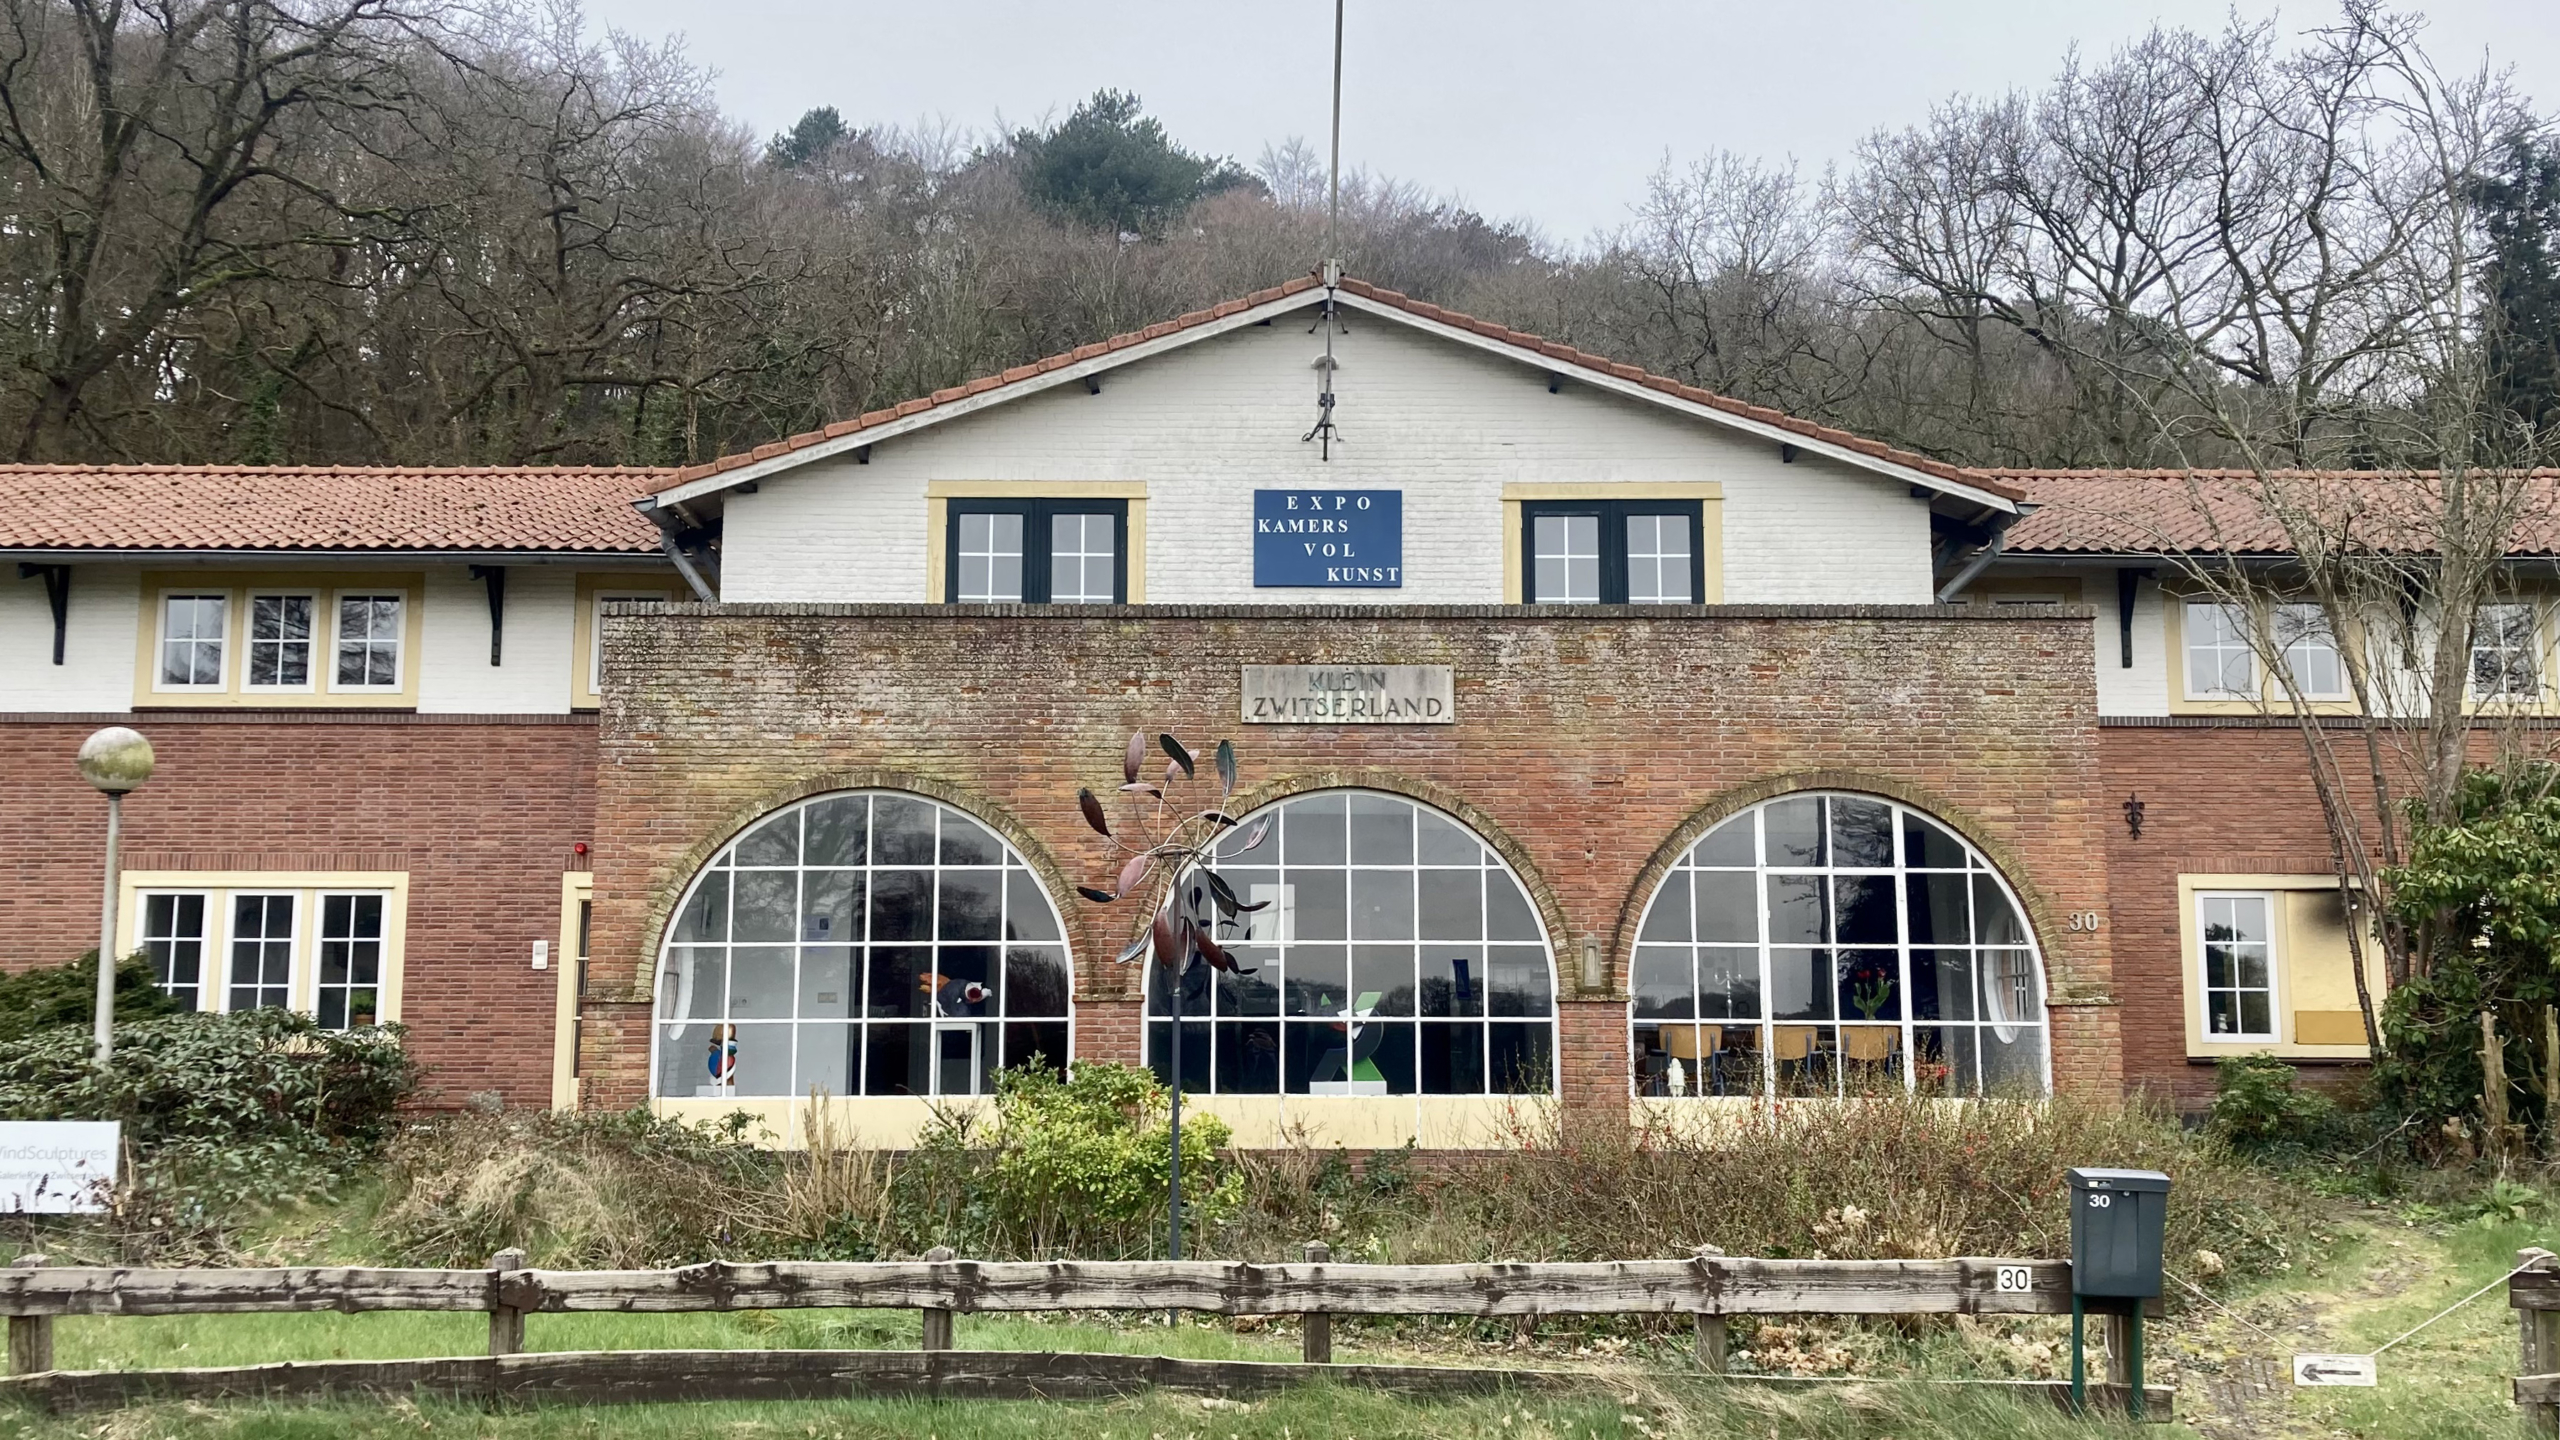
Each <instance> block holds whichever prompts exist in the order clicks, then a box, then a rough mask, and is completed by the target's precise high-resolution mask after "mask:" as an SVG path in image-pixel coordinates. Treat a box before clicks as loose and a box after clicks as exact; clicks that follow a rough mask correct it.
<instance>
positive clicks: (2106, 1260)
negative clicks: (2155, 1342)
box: [2070, 1168, 2169, 1420]
mask: <svg viewBox="0 0 2560 1440" xmlns="http://www.w3.org/2000/svg"><path fill="white" fill-rule="evenodd" d="M2070 1179H2071V1408H2072V1409H2073V1410H2075V1411H2076V1410H2083V1409H2086V1408H2087V1406H2088V1403H2089V1362H2088V1348H2087V1330H2086V1323H2087V1322H2086V1319H2085V1317H2086V1314H2087V1312H2088V1309H2089V1308H2090V1307H2089V1306H2088V1304H2087V1302H2088V1301H2090V1300H2093V1299H2094V1300H2098V1301H2100V1302H2101V1303H2100V1304H2099V1305H2098V1306H2097V1307H2096V1308H2098V1309H2099V1310H2102V1311H2113V1312H2120V1313H2122V1314H2123V1315H2124V1316H2125V1340H2126V1350H2127V1354H2126V1356H2125V1362H2126V1363H2125V1379H2126V1380H2127V1382H2129V1383H2128V1386H2127V1392H2126V1395H2125V1407H2126V1408H2127V1409H2128V1410H2130V1411H2131V1412H2132V1413H2133V1417H2134V1418H2135V1419H2137V1420H2139V1419H2141V1418H2142V1409H2143V1404H2142V1402H2143V1388H2142V1387H2143V1380H2142V1304H2143V1302H2144V1301H2146V1300H2150V1299H2153V1298H2154V1297H2156V1296H2158V1295H2159V1293H2160V1248H2161V1239H2162V1235H2163V1233H2164V1232H2165V1231H2166V1229H2167V1227H2168V1221H2169V1177H2168V1176H2166V1175H2163V1174H2161V1173H2160V1172H2159V1171H2157V1170H2097V1169H2085V1168H2084V1169H2078V1170H2073V1171H2072V1172H2070Z"/></svg>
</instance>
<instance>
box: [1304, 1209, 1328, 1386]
mask: <svg viewBox="0 0 2560 1440" xmlns="http://www.w3.org/2000/svg"><path fill="white" fill-rule="evenodd" d="M1332 1258H1333V1247H1332V1246H1330V1245H1327V1244H1326V1243H1324V1242H1323V1241H1321V1240H1310V1241H1308V1242H1307V1263H1308V1264H1310V1265H1322V1264H1323V1263H1325V1262H1326V1261H1328V1260H1331V1259H1332ZM1298 1329H1299V1330H1300V1331H1301V1332H1302V1333H1303V1335H1304V1337H1305V1339H1304V1346H1303V1348H1302V1349H1301V1350H1300V1351H1299V1358H1300V1359H1302V1360H1304V1361H1306V1363H1308V1364H1310V1365H1330V1364H1332V1363H1333V1316H1331V1315H1330V1314H1326V1313H1323V1312H1310V1313H1308V1314H1305V1315H1301V1316H1299V1317H1298Z"/></svg>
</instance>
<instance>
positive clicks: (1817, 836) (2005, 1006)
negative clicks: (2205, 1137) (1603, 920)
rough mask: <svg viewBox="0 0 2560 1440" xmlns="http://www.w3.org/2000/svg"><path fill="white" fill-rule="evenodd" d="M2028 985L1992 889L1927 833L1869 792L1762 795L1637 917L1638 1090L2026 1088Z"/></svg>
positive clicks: (2032, 1027) (2038, 983)
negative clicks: (1762, 798)
mask: <svg viewBox="0 0 2560 1440" xmlns="http://www.w3.org/2000/svg"><path fill="white" fill-rule="evenodd" d="M2041 973H2042V972H2041V970H2040V968H2039V965H2038V962H2037V956H2036V950H2035V942H2034V939H2033V937H2032V936H2030V935H2029V933H2028V931H2027V927H2026V923H2025V921H2024V919H2023V918H2022V916H2021V914H2020V912H2019V909H2018V904H2017V901H2016V900H2015V898H2013V897H2012V896H2011V895H2010V893H2009V889H2008V886H2007V885H2006V884H2004V883H2003V882H2002V881H2001V879H2000V876H1999V875H1998V874H1997V873H1996V872H1994V871H1993V870H1992V869H1991V867H1990V865H1989V864H1988V863H1987V862H1986V861H1985V860H1984V859H1983V858H1982V856H1981V854H1980V853H1979V852H1977V851H1975V850H1974V848H1973V847H1972V846H1970V845H1968V844H1966V843H1965V842H1964V841H1963V840H1961V839H1959V838H1958V837H1957V836H1956V835H1955V834H1954V833H1953V832H1951V831H1949V830H1948V829H1946V828H1945V827H1944V826H1942V825H1940V824H1938V823H1937V822H1936V821H1934V820H1931V819H1929V818H1928V817H1927V816H1925V815H1922V814H1921V813H1919V812H1918V811H1916V810H1911V809H1907V808H1905V807H1903V806H1900V805H1896V804H1893V803H1891V802H1889V801H1885V800H1879V799H1875V798H1872V797H1869V796H1862V795H1794V796H1789V797H1787V798H1785V799H1781V800H1772V801H1769V802H1768V803H1766V804H1763V805H1760V806H1757V807H1755V808H1753V809H1750V810H1746V811H1744V812H1743V813H1742V814H1740V815H1736V816H1734V817H1733V818H1732V819H1730V820H1727V821H1725V822H1724V823H1723V824H1721V825H1719V826H1717V827H1716V828H1715V829H1714V830H1712V831H1709V832H1708V833H1707V835H1706V837H1705V838H1704V839H1701V840H1700V841H1699V842H1698V843H1697V844H1696V845H1694V846H1692V847H1690V848H1689V850H1688V851H1687V852H1686V853H1684V854H1683V855H1682V856H1681V857H1680V859H1679V861H1678V862H1677V863H1676V864H1674V865H1673V866H1672V867H1671V871H1670V873H1669V874H1668V875H1666V876H1664V877H1663V881H1662V885H1661V888H1659V889H1658V890H1656V891H1655V892H1654V895H1653V898H1652V900H1651V901H1650V902H1649V903H1648V904H1647V906H1646V909H1645V915H1644V920H1643V922H1642V924H1641V926H1640V927H1639V929H1638V931H1637V940H1636V949H1635V958H1634V968H1633V973H1632V975H1631V976H1630V983H1629V989H1630V990H1631V991H1632V992H1633V995H1634V1001H1633V1004H1632V1006H1631V1013H1630V1035H1629V1041H1630V1047H1631V1050H1632V1055H1633V1060H1634V1066H1635V1090H1636V1093H1637V1094H1639V1095H1662V1096H1680V1095H1760V1094H1765V1093H1768V1092H1769V1091H1770V1090H1771V1089H1772V1088H1773V1087H1774V1088H1775V1090H1776V1091H1777V1092H1779V1093H1782V1094H1816V1095H1829V1094H1838V1093H1843V1092H1855V1091H1858V1090H1862V1089H1869V1088H1873V1087H1877V1086H1893V1087H1909V1088H1912V1089H1916V1090H1919V1091H1922V1092H1924V1093H1929V1094H1941V1095H1976V1094H1997V1093H2006V1092H2032V1093H2041V1092H2042V1091H2043V1090H2044V1088H2045V1083H2046V1076H2045V1032H2044V991H2043V983H2042V979H2041Z"/></svg>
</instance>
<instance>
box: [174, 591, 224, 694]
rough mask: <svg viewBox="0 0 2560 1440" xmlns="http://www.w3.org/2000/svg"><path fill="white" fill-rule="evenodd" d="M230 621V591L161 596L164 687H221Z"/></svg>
mask: <svg viewBox="0 0 2560 1440" xmlns="http://www.w3.org/2000/svg"><path fill="white" fill-rule="evenodd" d="M230 620H231V597H230V596H229V595H227V594H194V595H164V596H162V597H160V685H161V688H163V689H177V688H185V689H218V688H220V686H221V685H222V649H223V643H224V638H225V636H226V635H227V634H228V631H229V626H230Z"/></svg>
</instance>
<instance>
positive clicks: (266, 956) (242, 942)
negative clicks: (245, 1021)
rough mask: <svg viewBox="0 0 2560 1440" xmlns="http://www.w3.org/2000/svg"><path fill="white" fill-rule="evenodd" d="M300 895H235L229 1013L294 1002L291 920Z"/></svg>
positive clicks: (232, 911)
mask: <svg viewBox="0 0 2560 1440" xmlns="http://www.w3.org/2000/svg"><path fill="white" fill-rule="evenodd" d="M298 898H299V897H298V896H295V895H292V894H289V893H288V894H282V895H263V894H250V893H235V894H234V895H232V897H231V944H230V965H229V988H230V994H229V995H228V996H227V997H226V999H225V1002H224V1005H223V1008H224V1009H226V1010H255V1009H258V1008H259V1007H261V1006H268V1005H273V1006H277V1007H283V1006H287V1005H290V1004H292V1003H293V918H294V911H295V909H296V908H297V907H296V905H295V901H296V900H297V899H298Z"/></svg>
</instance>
